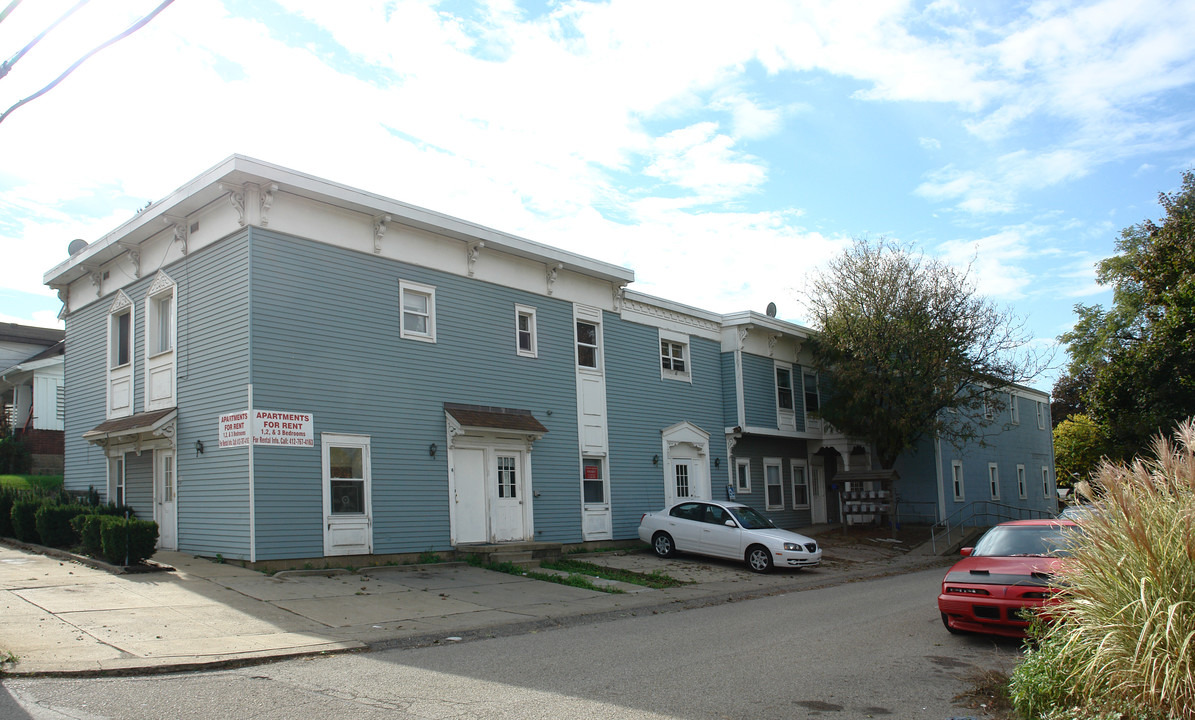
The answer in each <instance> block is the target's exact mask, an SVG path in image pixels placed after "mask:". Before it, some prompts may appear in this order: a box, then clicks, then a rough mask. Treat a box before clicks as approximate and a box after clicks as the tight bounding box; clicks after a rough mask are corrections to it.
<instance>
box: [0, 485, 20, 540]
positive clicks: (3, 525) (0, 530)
mask: <svg viewBox="0 0 1195 720" xmlns="http://www.w3.org/2000/svg"><path fill="white" fill-rule="evenodd" d="M16 499H17V494H16V493H15V492H13V491H11V490H6V489H3V488H0V537H15V536H16V533H15V532H13V529H12V504H13V501H14V500H16Z"/></svg>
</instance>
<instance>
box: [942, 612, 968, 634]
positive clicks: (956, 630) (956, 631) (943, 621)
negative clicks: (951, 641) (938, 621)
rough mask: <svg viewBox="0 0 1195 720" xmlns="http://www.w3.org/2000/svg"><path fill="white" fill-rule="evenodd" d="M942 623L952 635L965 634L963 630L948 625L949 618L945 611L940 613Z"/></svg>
mask: <svg viewBox="0 0 1195 720" xmlns="http://www.w3.org/2000/svg"><path fill="white" fill-rule="evenodd" d="M942 624H943V625H945V626H946V629H947V630H949V631H950V633H951V634H952V635H966V634H967V633H966V632H965V631H963V630H959V629H958V628H953V627H950V620H949V619H947V617H946V613H942Z"/></svg>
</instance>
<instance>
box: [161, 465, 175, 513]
mask: <svg viewBox="0 0 1195 720" xmlns="http://www.w3.org/2000/svg"><path fill="white" fill-rule="evenodd" d="M162 501H163V502H174V455H165V456H163V457H162Z"/></svg>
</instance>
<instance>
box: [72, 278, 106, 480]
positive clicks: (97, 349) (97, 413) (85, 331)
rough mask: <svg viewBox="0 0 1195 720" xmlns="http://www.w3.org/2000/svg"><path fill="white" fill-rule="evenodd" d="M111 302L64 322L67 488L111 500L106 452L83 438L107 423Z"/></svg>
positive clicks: (102, 303)
mask: <svg viewBox="0 0 1195 720" xmlns="http://www.w3.org/2000/svg"><path fill="white" fill-rule="evenodd" d="M111 305H112V300H111V298H108V299H107V302H105V299H104V298H100V300H98V301H97V302H95V303H92V304H91V305H88V306H87V307H85V308H81V309H79V310H76V311H75V312H73V313H71V314H70V315H68V316H67V317H66V353H65V354H64V360H65V380H64V383H65V390H66V417H65V431H64V432H63V461H64V468H63V473H64V474H63V486H64V487H65V488H66V489H67V490H70V491H75V492H85V491H86V490H87V489H88V488H89V487H94V488H95V489H96V490H98V491H99V493H100V495H101V496H103V498H104V500H105V501H107V500H108V499H109V498H108V486H107V483H108V459H107V456H106V455H105V454H104V449H103V448H100V447H96V446H95V445H92V444H91V443H88V442H87V441H85V440H84V439H83V433H85V432H87V431H88V430H91V429H92V428H94V427H95V426H96V425H99V424H100V423H102V422H103V421H104V407H105V404H106V403H107V393H106V391H105V390H104V383H105V382H106V379H105V378H106V375H107V363H108V360H107V358H108V308H109V307H111Z"/></svg>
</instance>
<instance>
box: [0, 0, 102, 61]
mask: <svg viewBox="0 0 1195 720" xmlns="http://www.w3.org/2000/svg"><path fill="white" fill-rule="evenodd" d="M20 4H21V0H12V2H11V3H9V5H8V7H6V8H5V9H4V14H3V15H0V20H4V18H6V17H8V14H9V13H10V12H12V11H13V10H16V8H17V5H20ZM86 4H87V0H79V2H77V3H75V6H74V7H73V8H71V9H70V10H67V11H66V14H65V15H63V16H62V17H60V18H58V19H57V20H55V21H54V22H53V23H52V24H51V25H50V27H48V28H46V29H45V30H42V31H41V33H40V34H39V35H38V36H37V37H35V38H33V39H32V40H30V41H29V44H28V45H26V46H25V47H23V48H21V49H20V50H19V51H18V52H17V54H16V55H13V56H12V57H10V58H9V59H7V60H5V61H4V64H2V65H0V78H2V77H4V76H5V75H7V74H8V71H9V70H11V69H12V66H13V65H16V64H17V60H20V59H21V58H22V57H24V55H25V53H27V52H29V51H30V50H32V49H33V46H34V45H36V44H38V42H40V41H41V39H42V38H44V37H45V36H46V33H48V32H50V31H51V30H53V29H54V28H56V27H58V23H60V22H62V21H63V20H65V19H67V18H68V17H70V16H71V15H73V14H74V13H75V11H76V10H78V9H79V8H81V7H83V6H84V5H86Z"/></svg>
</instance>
